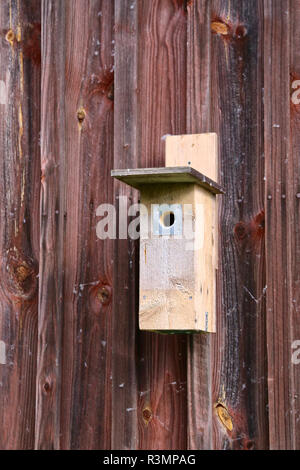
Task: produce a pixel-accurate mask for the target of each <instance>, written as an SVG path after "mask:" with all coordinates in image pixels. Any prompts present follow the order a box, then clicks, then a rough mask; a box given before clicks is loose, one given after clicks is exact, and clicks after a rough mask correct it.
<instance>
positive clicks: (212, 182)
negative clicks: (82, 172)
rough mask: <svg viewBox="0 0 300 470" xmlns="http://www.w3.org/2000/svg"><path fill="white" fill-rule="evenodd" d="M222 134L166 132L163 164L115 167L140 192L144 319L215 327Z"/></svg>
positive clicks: (153, 324)
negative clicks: (163, 165) (219, 144)
mask: <svg viewBox="0 0 300 470" xmlns="http://www.w3.org/2000/svg"><path fill="white" fill-rule="evenodd" d="M217 156H218V152H217V135H216V134H213V133H209V134H196V135H182V136H167V137H166V166H165V167H163V168H138V169H126V170H113V171H112V176H113V177H115V178H117V179H119V180H121V181H123V182H124V183H127V184H128V185H130V186H132V187H134V188H136V189H138V190H139V191H140V203H141V209H140V285H139V300H140V304H139V326H140V329H141V330H151V331H161V332H166V333H167V332H169V333H170V332H199V331H206V332H215V331H216V313H215V312H216V269H217V259H218V257H217V249H218V241H217V233H218V231H217V199H216V195H217V194H220V193H222V192H223V191H222V189H221V188H220V186H219V185H218V184H217V183H216V180H217Z"/></svg>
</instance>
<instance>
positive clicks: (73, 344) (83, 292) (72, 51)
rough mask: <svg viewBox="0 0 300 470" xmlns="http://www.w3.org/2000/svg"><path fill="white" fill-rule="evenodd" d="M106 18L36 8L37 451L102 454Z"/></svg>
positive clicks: (107, 283) (68, 6) (107, 302)
mask: <svg viewBox="0 0 300 470" xmlns="http://www.w3.org/2000/svg"><path fill="white" fill-rule="evenodd" d="M113 16H114V14H113V3H112V2H108V1H106V0H103V1H100V0H97V1H96V0H90V1H88V2H87V1H83V0H79V1H76V2H72V3H70V2H57V1H54V2H44V5H43V31H44V33H43V51H44V55H43V57H44V63H43V87H42V89H43V106H42V116H43V120H42V123H43V133H42V162H43V166H44V167H45V169H46V170H45V171H44V181H43V197H42V208H43V209H42V217H44V218H42V237H43V238H42V245H41V246H42V257H43V260H42V263H43V267H44V269H43V271H42V273H41V274H42V276H41V288H42V293H41V304H40V328H39V329H40V331H41V344H40V355H39V387H40V402H39V417H38V418H39V419H38V423H39V428H38V429H37V437H38V440H37V444H36V445H37V447H38V448H62V449H101V448H104V449H107V448H110V442H111V428H110V423H111V420H110V416H111V380H110V374H111V352H110V351H111V308H112V307H111V305H112V243H111V241H103V240H99V239H97V236H96V225H97V221H98V219H97V217H96V209H97V207H98V206H99V205H100V204H101V203H109V202H112V190H113V186H112V180H111V178H110V170H111V168H112V157H113ZM56 74H57V75H56ZM49 115H50V116H54V117H55V119H54V120H53V121H50V120H49ZM51 249H52V250H53V251H54V252H55V256H56V258H55V256H53V252H52V251H51ZM49 312H53V313H52V315H49ZM56 351H58V353H57V352H56ZM48 377H50V379H48ZM45 380H46V382H45ZM47 383H48V385H47ZM46 385H47V386H46ZM45 386H46V389H45ZM51 396H52V397H51ZM52 410H53V411H52ZM47 423H49V424H47ZM47 427H48V431H47Z"/></svg>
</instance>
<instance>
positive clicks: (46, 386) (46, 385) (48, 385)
mask: <svg viewBox="0 0 300 470" xmlns="http://www.w3.org/2000/svg"><path fill="white" fill-rule="evenodd" d="M51 376H52V377H53V375H52V374H50V375H48V376H46V377H44V378H43V379H42V380H41V382H40V383H41V388H42V393H43V395H46V396H48V395H51V393H52V391H53V388H54V383H55V382H54V381H53V380H52V377H51Z"/></svg>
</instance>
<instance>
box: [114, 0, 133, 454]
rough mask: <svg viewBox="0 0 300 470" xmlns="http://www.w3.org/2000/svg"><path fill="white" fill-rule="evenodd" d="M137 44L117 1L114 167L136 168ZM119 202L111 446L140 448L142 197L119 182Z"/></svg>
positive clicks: (128, 8) (123, 3) (126, 11)
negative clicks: (130, 229) (138, 229)
mask: <svg viewBox="0 0 300 470" xmlns="http://www.w3.org/2000/svg"><path fill="white" fill-rule="evenodd" d="M137 44H138V41H137V5H136V3H133V2H132V1H129V0H115V77H116V79H115V90H114V96H115V106H114V168H136V167H137V151H136V128H137V94H136V90H137ZM114 201H115V205H116V208H117V214H118V222H117V229H118V232H119V233H118V236H119V238H120V239H119V240H116V241H115V246H114V292H115V295H114V303H113V318H112V328H113V329H112V331H113V337H112V341H113V343H112V401H113V408H112V449H136V448H137V446H138V435H137V377H136V333H137V332H136V329H137V310H138V305H137V304H138V300H137V299H138V297H137V289H138V284H136V279H138V277H137V263H138V241H134V240H131V239H130V238H127V233H125V234H123V233H120V231H119V228H120V213H121V211H122V208H124V207H126V204H128V206H129V205H131V204H133V203H135V202H137V191H136V190H132V189H131V188H129V187H128V186H126V185H124V184H123V183H120V182H115V187H114ZM124 201H125V203H124ZM126 201H127V202H126ZM125 210H126V209H125ZM124 217H125V218H126V222H127V215H125V216H124ZM125 226H127V224H125Z"/></svg>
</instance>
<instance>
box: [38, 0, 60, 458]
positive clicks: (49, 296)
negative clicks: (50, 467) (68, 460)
mask: <svg viewBox="0 0 300 470" xmlns="http://www.w3.org/2000/svg"><path fill="white" fill-rule="evenodd" d="M64 26H65V7H64V3H63V2H56V0H50V1H43V2H42V83H41V85H42V86H41V89H42V96H41V170H42V190H41V238H40V273H39V319H38V356H37V403H36V429H35V447H36V449H50V450H51V449H58V448H59V440H60V394H61V381H60V378H61V347H62V343H61V336H62V315H63V313H62V310H63V274H62V271H63V239H64V235H63V231H64V211H65V201H64V181H65V113H64V91H65V81H64V73H63V70H64V63H65V58H64V47H63V46H62V45H63V44H64V41H65V35H64ZM53 38H55V40H53Z"/></svg>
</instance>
